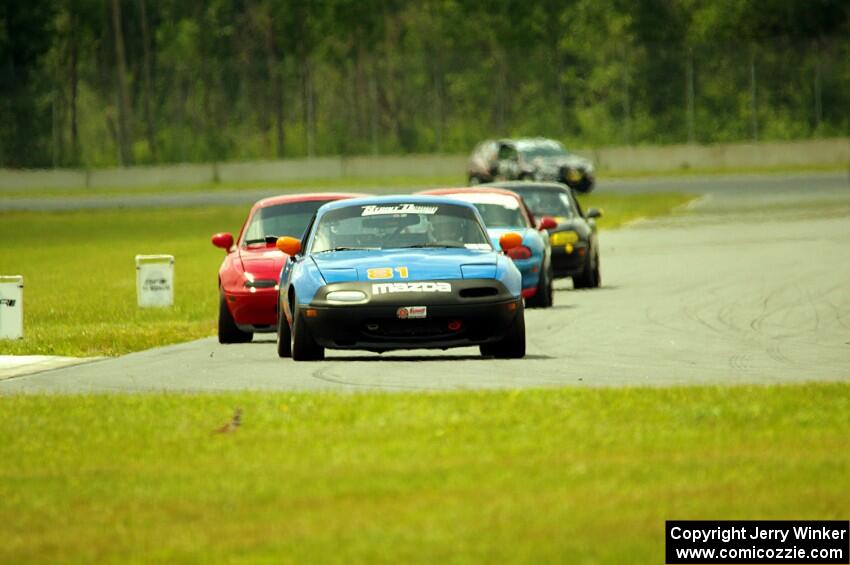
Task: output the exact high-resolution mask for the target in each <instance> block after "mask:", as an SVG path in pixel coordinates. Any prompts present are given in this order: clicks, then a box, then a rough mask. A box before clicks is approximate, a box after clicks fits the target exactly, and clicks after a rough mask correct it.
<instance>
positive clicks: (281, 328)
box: [277, 301, 292, 358]
mask: <svg viewBox="0 0 850 565" xmlns="http://www.w3.org/2000/svg"><path fill="white" fill-rule="evenodd" d="M278 302H280V301H278ZM277 356H278V357H282V358H285V357H292V332H291V331H290V330H289V322H287V321H286V314H284V313H283V312H282V311H281V312H278V315H277Z"/></svg>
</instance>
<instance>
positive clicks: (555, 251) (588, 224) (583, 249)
mask: <svg viewBox="0 0 850 565" xmlns="http://www.w3.org/2000/svg"><path fill="white" fill-rule="evenodd" d="M485 186H494V187H500V188H505V189H508V190H511V191H513V192H516V193H517V194H519V195H520V196H522V199H523V200H524V201H525V204H526V205H527V206H528V208H529V209H530V210H531V212H532V214H534V215H535V216H537V217H542V216H551V217H553V218H554V219H555V221H557V223H558V224H557V227H556V228H554V229H551V230H549V241H550V243H551V244H552V268H553V270H554V273H555V277H557V278H565V277H572V279H573V286H574V287H575V288H596V287H598V286H599V285H600V284H602V277H601V275H600V273H599V236H598V234H597V230H596V221H595V218H599V217H600V216H602V212H601V211H600V210H597V209H596V208H590V209H588V210H587V212H585V211H584V210H582V208H581V206H580V205H579V203H578V200H576V197H575V194H573V191H572V190H570V188H569V187H567V186H564V185H563V184H559V183H553V182H551V183H546V182H522V181H519V182H501V183H492V184H488V185H485Z"/></svg>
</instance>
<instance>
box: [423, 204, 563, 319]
mask: <svg viewBox="0 0 850 565" xmlns="http://www.w3.org/2000/svg"><path fill="white" fill-rule="evenodd" d="M419 194H430V195H435V196H436V195H439V196H447V197H449V198H456V199H458V200H463V201H464V202H471V203H472V204H474V205H475V207H476V208H478V212H479V213H480V214H481V218H482V219H483V220H484V225H485V226H486V227H487V233H488V234H489V235H490V240H491V241H492V242H493V245H494V247H497V248H498V245H499V238H501V237H502V235H504V234H505V233H507V232H516V233H518V234H519V235H520V236H522V245H519V246H517V247H514V248H513V249H511V250H509V251H507V255H508V257H510V258H511V259H513V261H514V263H515V264H516V266H517V268H518V269H519V271H520V273H522V295H523V297H524V298H525V304H526V305H527V306H529V307H531V308H534V307H540V308H547V307H549V306H552V301H553V297H554V293H553V291H552V281H553V279H554V275H553V272H552V256H551V255H552V253H551V248H550V246H549V235H548V234H547V233H546V232H545V230H547V229H553V228H555V227H556V226H557V223H556V222H555V221H554V220H553V219H552V218H548V217H547V218H545V219H544V220H545V221H544V222H543V223H542V225H541V226H540V227H539V228H538V227H537V226H535V225H534V217H533V215H532V214H531V213H530V212H529V211H528V209H527V208H526V205H525V203H524V202H523V201H522V198H521V197H520V196H518V195H517V194H516V193H515V192H511V191H509V190H504V189H501V188H441V189H436V190H428V191H425V192H420V193H419Z"/></svg>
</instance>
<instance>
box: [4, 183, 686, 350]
mask: <svg viewBox="0 0 850 565" xmlns="http://www.w3.org/2000/svg"><path fill="white" fill-rule="evenodd" d="M692 198H693V197H692V196H689V195H681V194H641V195H634V196H631V195H630V196H622V195H604V194H600V195H597V194H591V195H589V196H588V197H587V198H586V199H585V204H586V205H588V206H598V207H601V208H604V210H605V217H603V218H602V219H601V221H600V226H602V227H603V228H608V229H610V228H614V227H617V226H619V225H622V224H623V223H624V222H627V221H629V220H631V219H634V218H635V217H640V216H656V215H660V214H666V213H669V212H670V211H671V210H673V209H674V208H675V207H676V206H679V205H681V204H683V203H684V202H687V201H689V200H690V199H692ZM248 208H249V207H247V206H245V207H238V206H237V207H215V208H188V209H186V208H181V209H138V210H96V211H76V212H56V213H45V212H7V213H0V241H2V242H3V245H2V248H0V274H4V275H13V274H21V275H24V282H25V288H24V316H25V320H24V339H22V340H16V341H4V342H2V343H0V351H2V353H6V354H53V355H72V356H95V355H120V354H122V353H127V352H130V351H138V350H142V349H148V348H150V347H154V346H158V345H164V344H168V343H175V342H179V341H188V340H191V339H195V338H198V337H203V336H208V335H212V334H214V332H215V320H216V316H217V312H218V310H217V308H218V292H217V287H216V273H217V270H218V267H219V265H220V264H221V260H222V258H223V256H224V253H223V252H222V251H221V250H220V249H217V248H215V247H213V246H212V245H211V244H210V239H209V238H210V236H211V235H212V234H213V233H215V232H218V231H232V232H234V233H236V232H238V230H239V227H240V225H241V223H242V222H243V221H244V219H245V215H246V214H247V211H248ZM155 253H167V254H171V255H174V256H175V306H174V307H173V308H170V309H165V310H159V309H139V308H137V307H136V290H135V284H136V282H135V263H134V257H135V255H136V254H155Z"/></svg>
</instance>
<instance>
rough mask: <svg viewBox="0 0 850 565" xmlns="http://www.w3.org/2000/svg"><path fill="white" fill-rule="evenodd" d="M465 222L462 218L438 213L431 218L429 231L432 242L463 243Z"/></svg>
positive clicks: (443, 243) (442, 243)
mask: <svg viewBox="0 0 850 565" xmlns="http://www.w3.org/2000/svg"><path fill="white" fill-rule="evenodd" d="M463 224H464V222H463V221H461V219H460V218H456V217H454V216H449V215H440V214H437V215H435V216H433V217H432V218H431V221H430V223H429V227H428V231H429V237H430V238H431V242H432V243H436V244H441V245H463V241H464V231H465V230H464V225H463Z"/></svg>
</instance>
